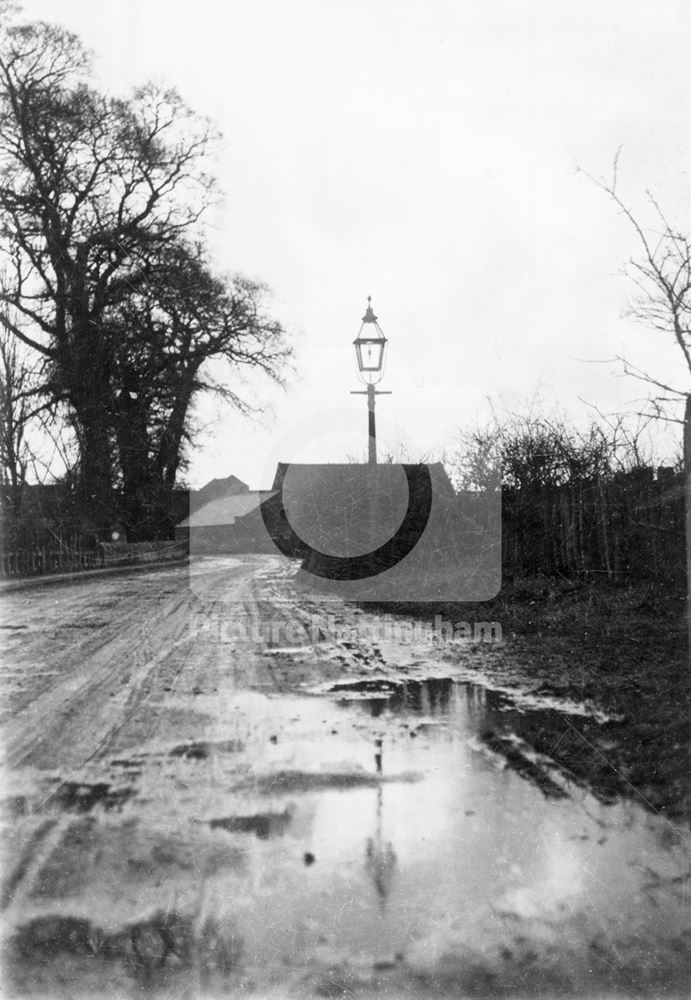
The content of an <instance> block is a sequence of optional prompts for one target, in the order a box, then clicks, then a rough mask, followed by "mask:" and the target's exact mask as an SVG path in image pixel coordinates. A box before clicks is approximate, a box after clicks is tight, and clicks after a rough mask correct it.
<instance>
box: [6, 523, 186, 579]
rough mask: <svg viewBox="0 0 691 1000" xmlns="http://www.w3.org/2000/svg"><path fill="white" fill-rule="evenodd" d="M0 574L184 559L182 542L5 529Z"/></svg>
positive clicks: (71, 570)
mask: <svg viewBox="0 0 691 1000" xmlns="http://www.w3.org/2000/svg"><path fill="white" fill-rule="evenodd" d="M0 541H1V547H0V577H30V576H42V575H46V574H51V573H77V572H80V571H83V570H93V569H102V568H104V567H110V566H134V565H139V564H140V563H148V562H151V563H153V562H161V561H169V560H179V559H183V558H185V557H186V555H187V545H186V544H185V543H181V542H173V541H171V542H138V543H132V544H128V543H127V542H119V543H110V542H99V541H98V540H97V539H96V538H95V537H94V536H93V535H91V534H83V533H76V532H75V533H61V532H42V533H39V534H36V533H32V532H27V531H24V532H17V531H14V532H13V531H5V532H4V533H3V535H2V537H1V538H0Z"/></svg>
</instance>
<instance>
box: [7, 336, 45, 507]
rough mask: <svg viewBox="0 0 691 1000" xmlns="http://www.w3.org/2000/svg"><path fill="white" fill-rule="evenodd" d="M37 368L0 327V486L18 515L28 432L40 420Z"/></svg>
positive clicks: (26, 465) (27, 459)
mask: <svg viewBox="0 0 691 1000" xmlns="http://www.w3.org/2000/svg"><path fill="white" fill-rule="evenodd" d="M36 382H37V373H36V369H35V366H33V365H31V363H30V362H28V361H27V358H26V352H23V351H22V350H21V345H20V344H19V343H18V342H17V340H16V338H14V337H12V336H11V335H10V334H8V333H7V331H6V330H5V329H4V328H2V327H0V483H1V484H2V493H3V495H2V502H3V504H6V505H7V508H8V509H9V510H11V511H12V512H13V514H15V516H17V515H19V513H20V511H21V505H22V497H23V492H24V487H25V485H26V476H27V471H28V469H29V466H30V462H31V457H32V456H31V451H30V448H29V443H28V440H27V430H28V427H29V424H30V422H31V421H32V419H35V418H36V416H37V409H36V405H35V395H34V393H35V389H36Z"/></svg>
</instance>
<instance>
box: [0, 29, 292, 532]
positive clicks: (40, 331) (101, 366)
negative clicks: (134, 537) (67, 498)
mask: <svg viewBox="0 0 691 1000" xmlns="http://www.w3.org/2000/svg"><path fill="white" fill-rule="evenodd" d="M89 74H90V65H89V58H88V56H87V54H86V52H85V50H84V49H83V47H82V45H81V43H80V41H79V39H77V38H76V37H75V36H74V35H72V34H70V33H69V32H66V31H64V30H63V29H61V28H57V27H54V26H51V25H47V24H43V23H36V24H10V26H9V27H7V28H5V30H4V32H3V33H2V36H1V37H0V213H1V214H0V252H2V253H3V254H4V257H5V264H6V267H7V268H8V270H10V271H11V282H10V285H9V288H7V289H5V290H4V291H2V292H0V300H1V301H4V302H5V304H7V305H9V306H11V307H12V308H13V309H15V310H16V312H17V314H18V315H19V316H20V318H21V319H22V321H23V322H22V323H13V322H12V321H11V320H10V319H9V314H7V313H5V314H1V313H0V319H2V322H3V323H4V325H5V326H6V328H7V329H8V330H9V331H10V332H11V333H12V334H13V335H14V336H15V337H17V338H18V339H19V340H21V341H22V342H23V343H24V344H26V345H27V346H28V347H29V348H31V349H32V350H33V351H34V352H36V354H37V355H38V356H40V357H41V358H42V359H43V372H44V380H43V388H44V390H45V392H46V394H47V396H48V397H49V398H50V400H51V402H52V403H53V405H55V406H56V407H57V406H60V405H65V406H66V407H67V408H68V412H69V414H70V418H71V421H72V425H73V429H74V433H75V436H76V439H77V442H78V446H79V454H80V468H79V472H80V484H81V492H82V496H83V498H84V503H85V505H86V506H87V508H90V509H91V510H92V512H93V514H94V515H95V517H96V518H97V519H98V520H104V519H106V520H108V519H112V518H113V516H114V515H115V513H116V511H114V510H113V509H112V506H113V487H114V486H122V481H119V477H121V479H127V480H128V481H129V482H130V483H131V482H133V480H134V479H135V478H136V477H137V476H139V477H140V478H142V480H143V481H144V482H145V483H146V479H147V477H148V476H150V475H151V474H152V462H153V466H154V467H155V465H156V461H158V464H159V466H160V468H159V470H158V472H157V473H156V475H157V476H158V483H159V485H161V484H163V485H164V486H165V488H166V489H169V488H171V483H170V479H171V476H172V477H173V478H174V476H175V471H176V469H177V467H178V465H179V459H180V448H181V446H182V443H183V441H184V439H185V434H186V433H187V431H188V426H187V424H186V416H187V413H188V411H189V404H190V401H191V399H192V396H193V394H194V393H195V392H196V391H201V390H202V389H205V388H209V387H210V380H209V378H208V375H207V376H206V377H204V375H203V374H202V365H203V363H204V362H205V361H207V360H208V359H210V358H217V357H223V358H224V359H225V360H226V361H227V362H229V363H230V364H231V365H233V366H234V368H235V370H237V369H238V368H240V369H243V368H246V367H250V368H254V369H255V370H261V371H264V372H266V373H267V374H269V375H271V376H278V374H279V372H280V369H281V365H282V363H283V362H284V360H285V357H286V355H287V351H286V349H285V347H284V345H283V343H282V331H281V329H280V327H279V326H278V324H277V323H275V322H271V321H270V320H269V319H268V317H266V315H265V314H264V313H263V312H262V309H261V304H260V299H261V288H260V286H258V285H252V284H251V283H248V282H245V283H239V282H236V284H235V286H234V288H233V289H229V288H228V287H227V286H225V287H223V288H221V287H220V286H219V283H218V281H217V280H216V279H213V278H212V277H211V276H210V274H209V269H208V267H207V265H206V264H205V263H204V262H203V260H202V259H201V257H200V255H198V254H196V253H194V252H192V250H191V249H190V248H191V247H194V246H197V245H198V243H199V241H200V240H201V238H202V230H201V228H200V220H201V217H202V215H203V212H204V210H205V209H206V208H207V207H208V205H209V204H210V203H211V201H212V200H213V198H214V197H215V184H214V180H213V178H212V177H211V176H210V175H209V174H208V173H207V170H206V163H207V161H208V159H209V155H210V152H211V150H212V148H213V145H214V139H215V133H214V130H213V129H212V128H211V127H210V125H209V124H208V123H207V122H206V121H204V120H202V119H200V118H199V117H198V116H196V115H194V114H193V113H192V112H191V111H190V110H189V109H188V108H187V107H186V106H185V104H184V103H183V101H182V100H181V99H180V97H179V96H178V95H177V94H176V93H175V92H174V91H173V90H168V89H162V88H160V87H155V86H152V85H147V86H144V87H140V88H138V89H137V90H136V91H135V93H134V94H133V96H132V97H131V98H130V99H129V100H123V99H115V98H112V97H109V96H106V95H104V94H102V93H100V92H99V91H98V90H97V89H95V88H94V87H93V86H92V84H91V81H90V75H89ZM173 260H174V261H175V263H176V269H175V268H173V266H172V261H173ZM164 278H165V279H168V280H169V281H170V287H169V289H166V288H165V284H164ZM199 281H201V287H199V286H198V282H199ZM205 324H206V327H205ZM186 338H187V339H186ZM161 352H163V353H162V354H161ZM162 359H163V360H162ZM147 379H148V380H149V382H148V383H147ZM172 385H174V386H175V392H174V393H171V386H172ZM215 388H216V389H218V390H219V391H221V392H222V394H223V395H224V396H225V397H226V398H227V399H228V400H230V401H231V402H233V403H235V404H236V405H238V404H241V402H242V401H241V400H240V397H239V396H238V395H237V393H236V392H235V391H234V390H232V389H231V388H230V387H229V386H218V385H216V386H215ZM152 421H153V423H152ZM164 425H165V426H164ZM157 436H158V440H157V442H156V441H154V439H155V438H156V437H157ZM152 449H154V450H156V449H158V457H157V458H156V459H155V460H154V459H153V458H152ZM176 449H177V450H176ZM145 488H146V486H145ZM117 513H119V511H118V512H117ZM130 513H131V515H132V516H133V517H134V518H135V519H136V517H138V516H139V515H138V514H137V512H136V504H135V506H134V507H133V508H132V510H131V511H130Z"/></svg>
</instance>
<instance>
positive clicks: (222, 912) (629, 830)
mask: <svg viewBox="0 0 691 1000" xmlns="http://www.w3.org/2000/svg"><path fill="white" fill-rule="evenodd" d="M193 570H194V572H195V573H196V574H197V577H196V582H195V592H194V594H191V593H190V592H189V590H188V589H187V586H186V579H185V578H181V577H180V575H179V574H180V571H179V570H175V569H173V568H171V569H170V570H167V571H159V572H157V573H156V574H147V573H141V574H139V575H138V576H137V577H136V582H135V578H131V579H130V580H129V582H128V586H127V587H125V588H123V589H124V590H125V593H121V590H120V588H122V582H121V581H116V580H113V579H110V580H107V579H103V580H101V581H99V582H98V583H92V584H90V585H89V586H87V585H85V584H79V585H78V586H77V587H75V588H64V587H61V588H57V589H56V590H55V591H52V592H51V599H50V601H46V600H45V594H46V593H48V590H47V589H44V591H43V593H42V594H41V595H40V597H39V596H38V593H37V594H35V595H34V596H32V594H31V591H30V590H27V591H22V592H20V593H17V594H14V595H11V600H12V602H14V606H13V607H12V608H10V609H9V611H8V614H11V615H12V616H13V618H14V620H17V619H19V620H22V618H24V619H25V620H29V619H31V620H32V621H34V620H37V619H39V618H40V625H36V627H35V628H32V629H31V631H30V632H27V635H26V636H24V637H23V638H22V642H21V643H19V642H17V644H16V645H15V646H14V647H13V648H11V650H10V652H9V655H8V657H7V663H6V666H5V667H4V668H3V670H4V671H5V676H6V677H7V684H8V691H9V696H10V698H11V699H12V700H13V706H14V714H13V715H11V716H10V717H9V719H8V722H7V724H6V727H5V750H6V758H7V762H8V766H7V771H6V785H7V787H6V790H5V810H4V813H5V816H4V823H5V829H6V831H7V834H8V836H6V837H5V843H4V851H5V860H4V875H5V883H4V895H3V902H4V905H5V930H4V969H5V978H6V987H7V989H6V992H7V994H8V995H10V996H13V997H36V998H38V997H52V996H54V995H64V996H70V997H74V998H77V997H79V998H82V997H84V998H86V997H89V998H94V997H96V998H101V997H103V998H106V997H108V998H110V997H118V998H128V997H132V998H134V997H139V996H141V995H142V993H145V995H147V996H149V997H151V998H156V1000H158V998H160V1000H164V998H172V997H183V996H187V997H194V998H195V1000H197V998H199V1000H202V998H204V1000H206V998H209V1000H211V998H216V997H220V996H228V995H231V994H232V995H234V994H238V995H239V994H242V995H246V996H248V997H251V996H256V997H268V996H273V997H277V998H278V997H281V998H297V997H300V998H308V997H313V996H341V997H343V996H361V997H372V998H375V997H384V996H390V997H392V998H395V997H410V998H413V997H415V998H421V1000H429V998H431V997H440V996H445V997H449V998H450V997H454V998H457V997H460V996H464V995H468V996H488V997H489V996H501V997H504V996H506V997H510V996H526V997H527V996H556V995H562V996H563V995H567V996H610V995H616V996H618V997H626V996H631V997H633V996H640V995H644V996H645V995H647V996H660V995H665V996H667V997H674V996H683V995H685V993H686V986H687V983H688V981H689V973H690V971H691V923H690V921H689V907H688V897H687V890H688V879H689V876H690V874H691V861H690V860H689V852H688V837H689V831H688V828H687V827H685V826H683V825H681V824H679V823H676V822H673V821H670V820H669V819H668V818H666V817H665V816H663V815H660V814H659V813H658V812H656V811H655V810H654V809H653V808H651V806H650V805H649V804H648V805H646V804H645V803H644V802H642V801H640V796H638V795H636V794H634V792H632V791H631V788H629V787H627V780H629V779H628V777H627V774H626V772H625V770H622V768H621V764H622V762H623V761H622V757H621V755H620V754H619V752H618V742H617V741H618V739H619V735H620V733H621V732H622V730H624V729H625V727H626V722H625V721H623V720H622V719H621V718H620V717H615V715H614V714H608V713H607V712H606V711H604V710H603V709H602V708H601V706H596V705H592V706H591V705H588V704H586V703H585V701H584V700H583V699H580V700H578V699H577V698H576V697H575V695H574V697H573V698H572V699H570V700H569V699H568V698H561V699H559V698H556V697H555V696H554V694H553V691H551V690H548V688H549V685H547V684H546V683H544V682H541V683H540V684H528V683H527V682H526V683H523V681H520V682H519V681H517V680H516V678H520V677H525V676H526V675H527V674H528V673H529V669H528V667H527V666H526V665H525V664H521V663H520V662H517V663H513V664H511V663H506V662H503V661H502V663H503V665H502V668H501V669H499V668H498V667H497V663H498V662H499V661H498V660H496V658H497V656H498V653H497V652H496V651H490V650H488V649H482V648H474V649H471V648H468V647H461V648H458V649H457V648H452V647H451V646H449V647H448V648H445V649H444V650H440V649H439V648H437V647H434V646H433V645H430V646H424V645H416V646H413V645H411V644H402V645H400V646H399V645H397V644H396V643H395V642H393V641H390V642H386V643H385V642H377V643H376V644H372V643H371V642H369V641H367V640H361V641H356V640H354V639H353V638H352V634H353V633H354V632H355V633H357V627H358V625H359V624H361V623H362V624H365V625H366V624H367V623H368V622H369V619H368V618H367V615H366V613H365V612H362V611H361V610H357V609H352V608H349V607H347V606H344V605H337V606H336V607H335V608H334V609H333V614H334V617H335V620H336V624H337V625H338V626H339V627H340V626H343V628H344V630H345V629H346V626H348V629H347V634H348V636H349V638H348V640H347V642H340V641H338V640H337V639H334V638H328V637H326V636H325V635H323V636H322V638H320V640H319V641H318V642H314V643H312V644H307V645H304V646H299V645H295V646H285V645H279V644H278V642H274V641H273V639H272V638H271V636H269V638H262V639H260V640H259V641H257V640H252V639H251V638H242V636H240V637H239V638H237V637H233V636H232V635H229V634H228V633H227V632H226V631H224V628H225V623H226V622H227V621H230V622H231V623H232V622H233V621H234V620H235V619H236V618H237V616H238V614H242V615H243V616H245V618H247V619H251V618H252V617H253V616H254V617H256V618H258V619H259V620H260V621H261V620H263V619H266V620H270V619H271V618H272V617H273V618H274V619H279V620H283V619H288V620H296V621H306V622H309V621H310V620H311V619H312V618H313V617H314V616H315V615H316V614H317V613H318V612H319V611H320V609H319V608H318V607H314V606H310V605H309V603H306V598H304V597H298V596H296V594H295V591H294V590H293V587H292V582H291V577H290V574H288V573H287V572H285V571H283V570H282V569H281V568H280V565H279V564H277V563H276V562H275V561H273V560H272V559H271V558H270V557H264V558H256V559H247V560H245V559H233V558H228V559H225V560H208V561H203V562H202V563H200V564H199V565H197V566H196V567H193ZM127 591H129V593H128V592H127ZM256 593H261V594H262V601H261V606H260V602H258V601H257V599H256V596H255V595H256ZM97 599H100V600H101V602H102V604H107V602H109V601H112V602H113V620H110V621H109V622H108V626H107V628H106V629H104V630H102V631H101V632H100V633H99V638H98V641H96V639H95V637H94V636H93V635H92V636H91V637H89V630H86V631H85V632H84V633H82V632H81V631H80V630H79V629H78V628H77V629H72V630H67V631H65V630H64V629H63V628H62V626H63V624H64V623H65V622H69V621H79V620H80V619H84V618H85V617H87V615H86V610H87V608H88V606H89V605H90V604H91V602H94V601H95V600H97ZM53 601H55V603H53ZM205 601H206V606H205ZM200 608H201V609H202V611H203V613H204V619H203V630H202V632H201V633H200V628H199V615H200ZM39 611H40V615H39ZM214 615H216V616H217V618H218V619H219V621H220V625H219V624H218V622H216V625H214V618H213V616H214ZM243 620H244V619H243ZM209 622H211V625H212V626H214V627H209ZM247 634H250V633H249V632H248V633H247ZM330 634H331V635H333V632H332V631H331V632H330ZM344 634H346V633H345V631H344ZM65 636H71V638H65ZM495 660H496V662H495ZM46 666H50V668H51V669H50V670H48V671H47V670H46V669H45V667H46ZM512 668H513V673H512V672H511V670H512ZM493 671H494V672H495V677H494V680H493V678H492V672H493ZM17 681H18V683H17ZM10 682H11V683H10ZM537 687H542V691H541V692H538V691H537V690H536V688H537ZM565 747H566V752H564V748H565ZM624 790H626V794H623V792H624Z"/></svg>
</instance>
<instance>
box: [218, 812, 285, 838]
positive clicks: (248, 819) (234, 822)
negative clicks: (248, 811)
mask: <svg viewBox="0 0 691 1000" xmlns="http://www.w3.org/2000/svg"><path fill="white" fill-rule="evenodd" d="M292 818H293V810H292V809H290V808H288V809H286V810H285V811H284V812H280V813H272V812H268V813H255V814H254V815H253V816H225V817H223V818H222V819H212V820H210V821H209V826H210V827H211V829H212V830H227V831H228V832H229V833H253V834H255V836H257V837H258V838H259V839H260V840H267V839H268V838H269V837H282V836H283V834H284V833H285V831H286V829H287V827H288V826H289V825H290V822H291V820H292Z"/></svg>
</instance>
